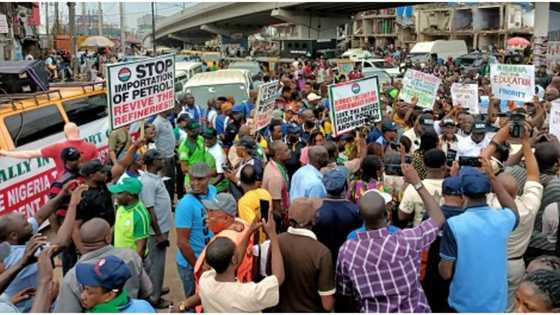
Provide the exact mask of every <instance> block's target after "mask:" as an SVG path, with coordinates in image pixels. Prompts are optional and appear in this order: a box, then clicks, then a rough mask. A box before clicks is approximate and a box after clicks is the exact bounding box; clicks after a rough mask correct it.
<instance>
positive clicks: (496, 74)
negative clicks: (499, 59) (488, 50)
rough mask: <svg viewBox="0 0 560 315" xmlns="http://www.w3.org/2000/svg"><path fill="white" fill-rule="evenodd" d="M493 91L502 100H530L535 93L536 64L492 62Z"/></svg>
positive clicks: (491, 78)
mask: <svg viewBox="0 0 560 315" xmlns="http://www.w3.org/2000/svg"><path fill="white" fill-rule="evenodd" d="M490 80H491V83H492V93H494V95H495V96H496V98H499V99H501V100H508V101H521V102H530V101H531V99H532V98H533V96H534V95H535V66H533V65H509V64H491V65H490Z"/></svg>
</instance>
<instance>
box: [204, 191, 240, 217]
mask: <svg viewBox="0 0 560 315" xmlns="http://www.w3.org/2000/svg"><path fill="white" fill-rule="evenodd" d="M202 204H203V205H204V208H206V209H208V210H222V211H224V212H225V213H227V214H229V215H231V216H233V217H235V216H237V204H236V202H235V198H234V197H233V195H232V194H228V193H219V194H217V195H216V197H215V198H214V199H212V200H202Z"/></svg>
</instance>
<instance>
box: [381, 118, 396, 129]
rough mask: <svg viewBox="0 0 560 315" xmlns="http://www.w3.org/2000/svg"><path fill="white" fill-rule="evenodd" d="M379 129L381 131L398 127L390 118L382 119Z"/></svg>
mask: <svg viewBox="0 0 560 315" xmlns="http://www.w3.org/2000/svg"><path fill="white" fill-rule="evenodd" d="M381 129H382V130H383V131H396V130H397V129H399V127H398V126H397V124H395V122H394V121H392V120H384V121H383V125H382V126H381Z"/></svg>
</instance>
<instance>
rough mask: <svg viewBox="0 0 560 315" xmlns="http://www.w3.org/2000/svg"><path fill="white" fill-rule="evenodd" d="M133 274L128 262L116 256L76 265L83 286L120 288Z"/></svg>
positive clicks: (79, 280)
mask: <svg viewBox="0 0 560 315" xmlns="http://www.w3.org/2000/svg"><path fill="white" fill-rule="evenodd" d="M131 276H132V273H131V272H130V268H129V267H128V265H127V264H126V262H124V260H122V259H120V258H118V257H116V256H107V257H104V258H101V259H100V260H98V261H97V262H96V263H95V264H87V263H78V264H77V265H76V277H77V278H78V282H79V283H80V284H81V285H83V286H88V287H94V288H105V289H108V290H115V289H120V288H122V287H123V286H124V284H125V283H126V281H127V280H128V279H129V278H130V277H131Z"/></svg>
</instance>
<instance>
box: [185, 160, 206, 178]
mask: <svg viewBox="0 0 560 315" xmlns="http://www.w3.org/2000/svg"><path fill="white" fill-rule="evenodd" d="M209 174H210V168H209V167H208V165H207V164H206V163H204V162H199V163H196V164H193V166H191V169H190V170H189V175H190V176H191V177H197V178H200V177H207V176H208V175H209Z"/></svg>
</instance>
